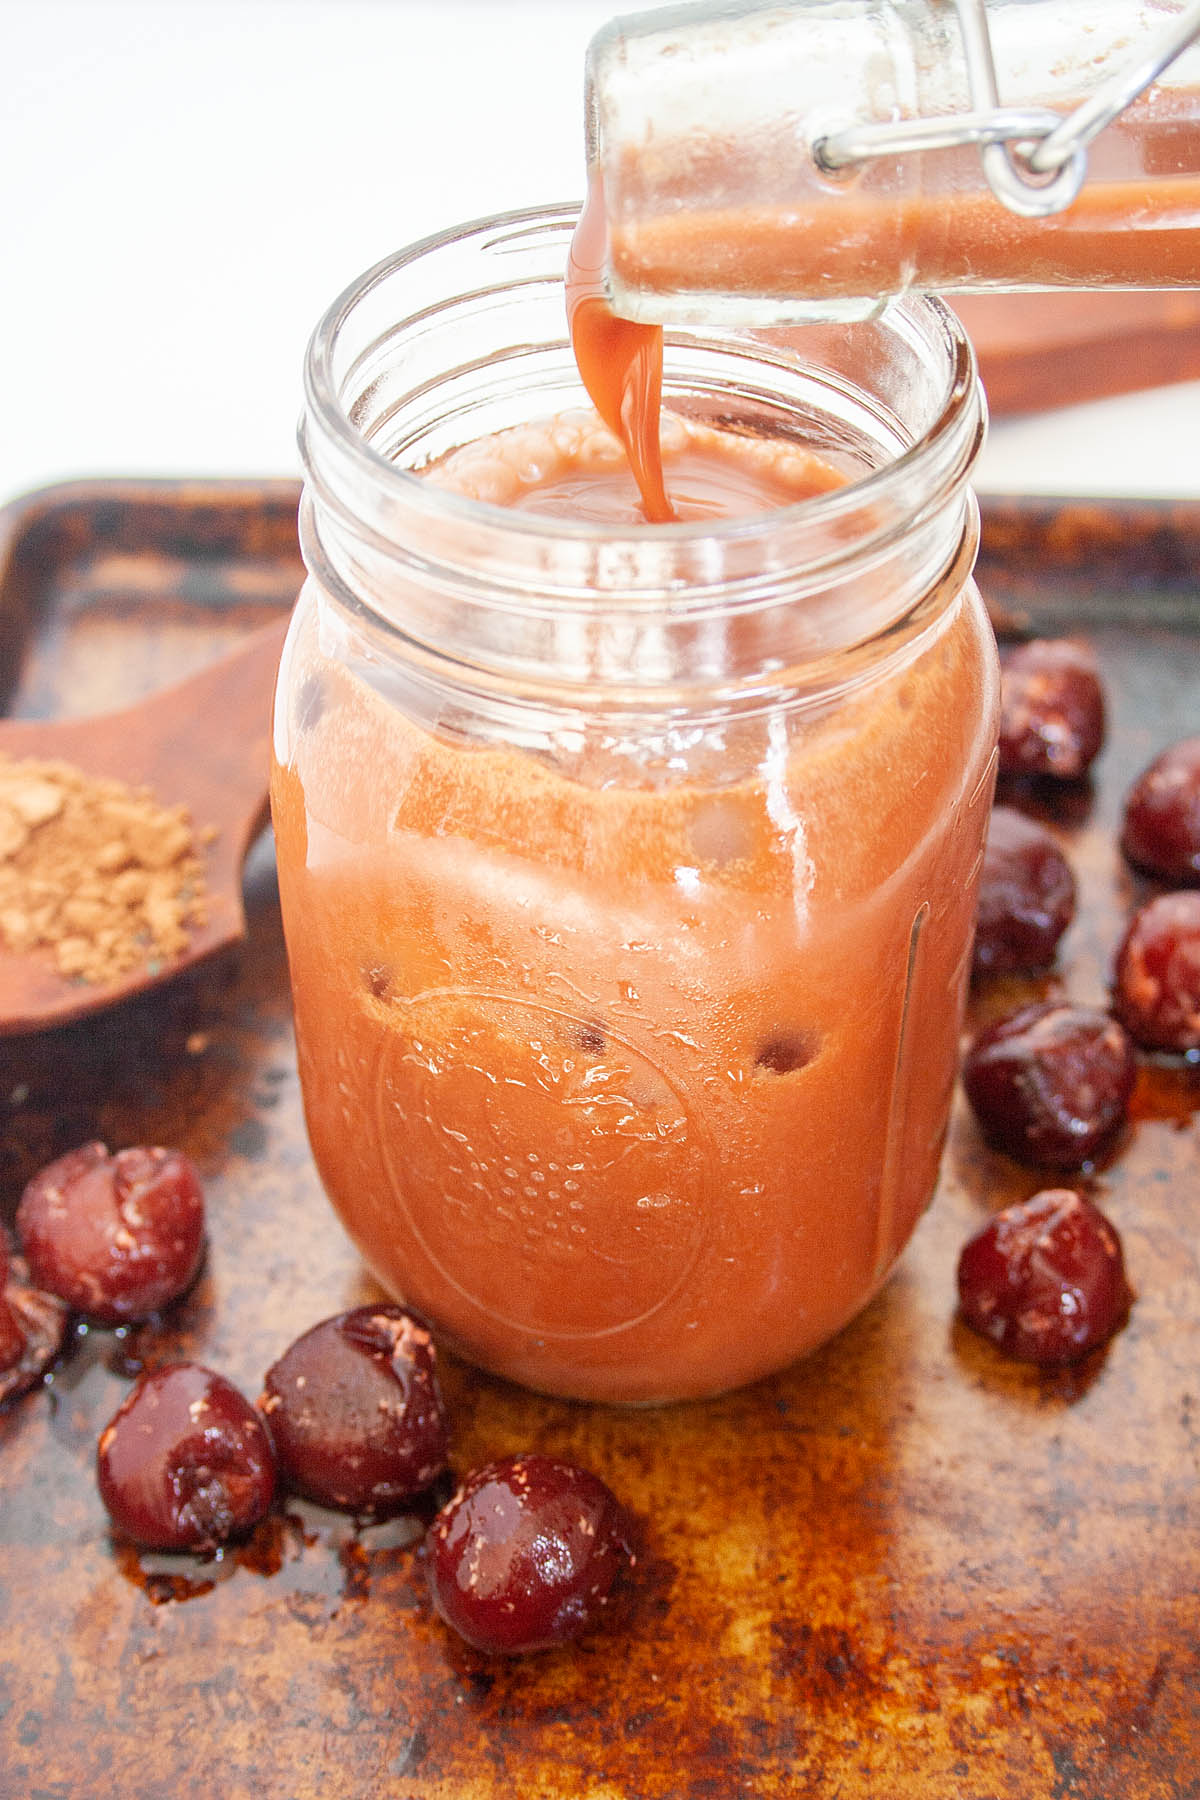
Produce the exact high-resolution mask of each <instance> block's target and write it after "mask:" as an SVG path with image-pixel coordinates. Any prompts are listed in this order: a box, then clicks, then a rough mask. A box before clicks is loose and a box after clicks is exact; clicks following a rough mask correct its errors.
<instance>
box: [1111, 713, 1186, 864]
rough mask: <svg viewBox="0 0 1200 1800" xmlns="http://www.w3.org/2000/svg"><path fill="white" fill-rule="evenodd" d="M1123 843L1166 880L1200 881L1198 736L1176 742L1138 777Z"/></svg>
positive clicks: (1129, 853)
mask: <svg viewBox="0 0 1200 1800" xmlns="http://www.w3.org/2000/svg"><path fill="white" fill-rule="evenodd" d="M1121 848H1122V850H1124V852H1125V854H1126V856H1127V857H1128V858H1129V860H1130V862H1131V863H1136V865H1137V867H1138V868H1139V869H1147V870H1148V871H1149V872H1150V874H1151V875H1157V876H1159V877H1160V879H1161V880H1163V881H1170V882H1173V883H1174V884H1175V885H1176V886H1178V887H1190V886H1192V885H1193V884H1200V737H1193V738H1184V739H1183V740H1182V742H1181V743H1178V744H1172V745H1171V746H1170V748H1169V749H1167V750H1164V751H1163V752H1162V754H1161V755H1160V756H1156V757H1155V759H1154V761H1153V762H1152V763H1151V764H1150V767H1149V768H1148V769H1146V770H1145V772H1144V773H1143V774H1142V775H1140V776H1139V777H1138V779H1137V781H1135V782H1134V784H1133V787H1132V788H1131V789H1130V792H1129V797H1128V798H1127V800H1126V802H1125V818H1124V823H1123V825H1122V828H1121Z"/></svg>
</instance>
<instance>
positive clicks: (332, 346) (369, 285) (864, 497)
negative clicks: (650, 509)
mask: <svg viewBox="0 0 1200 1800" xmlns="http://www.w3.org/2000/svg"><path fill="white" fill-rule="evenodd" d="M578 213H579V204H578V203H573V202H565V201H564V202H555V203H552V204H549V205H545V206H531V207H522V208H517V209H514V210H512V211H509V212H505V213H498V214H494V215H483V216H481V217H478V218H475V219H472V220H468V221H466V222H465V223H461V224H458V225H453V226H449V227H447V228H445V229H443V230H441V231H438V232H433V233H431V234H429V235H428V236H426V237H423V238H420V239H418V240H417V241H416V242H414V243H412V244H409V245H406V246H404V247H403V248H401V249H400V250H397V251H393V252H392V253H391V254H390V255H388V256H386V257H383V258H382V259H381V260H380V261H378V262H377V263H375V264H374V265H373V266H372V267H371V268H369V269H367V270H366V271H365V272H364V273H363V274H361V275H360V276H358V277H357V278H356V279H355V280H354V281H352V282H351V283H350V284H349V285H348V286H347V287H345V288H344V289H343V290H342V292H341V293H340V294H339V295H338V296H337V298H336V299H335V300H334V301H333V302H332V303H331V305H330V306H329V307H327V309H326V311H325V312H324V314H323V315H322V317H321V318H320V320H319V321H318V323H317V325H316V328H315V329H314V331H313V333H312V336H311V337H310V339H309V343H308V347H307V352H306V355H305V361H304V392H305V401H306V407H307V411H308V414H309V415H310V416H311V417H313V418H315V419H316V420H318V421H319V422H320V425H321V427H322V429H323V431H324V432H325V433H326V434H327V435H328V438H329V440H330V441H331V442H332V443H333V444H334V445H336V446H337V449H338V451H339V452H341V454H342V455H344V456H346V457H348V458H349V459H350V461H351V463H352V464H353V465H356V466H357V468H358V470H359V472H360V473H361V474H362V476H364V477H366V478H368V479H370V480H373V481H375V482H378V483H380V484H381V486H382V488H383V489H384V490H385V491H390V492H391V493H392V494H393V495H395V496H396V497H398V498H404V499H416V498H417V496H418V495H419V497H420V504H421V507H422V509H423V510H425V511H427V512H428V513H429V514H432V515H433V516H437V515H438V514H441V515H442V516H443V517H446V518H448V519H453V518H455V517H457V518H464V519H471V520H475V521H479V520H481V519H482V518H486V520H487V522H488V525H489V527H490V528H492V529H503V528H505V526H507V528H508V529H509V530H510V531H511V532H512V533H513V534H515V535H518V536H520V537H522V538H525V539H527V540H529V541H531V542H535V543H536V542H537V541H539V540H541V541H543V542H545V543H547V544H552V543H562V544H567V543H580V542H591V541H594V540H595V538H596V537H597V535H603V537H604V539H605V541H606V542H608V543H609V544H619V543H620V542H622V541H627V542H629V543H630V544H631V545H643V544H646V543H648V542H655V543H658V544H667V545H669V544H671V543H675V544H678V545H680V546H684V545H690V544H694V543H696V542H699V541H702V540H704V539H719V540H720V541H722V542H731V541H733V540H735V539H736V540H740V541H745V540H749V541H754V540H755V539H757V538H766V537H770V536H774V535H776V534H777V533H778V532H779V531H780V529H781V527H784V528H786V526H787V525H788V524H789V523H791V522H792V521H798V520H799V519H800V518H803V519H804V520H805V521H811V523H812V525H813V526H814V527H819V526H821V525H822V524H824V523H827V522H834V521H836V520H837V519H838V518H839V517H840V516H842V515H844V514H846V513H850V512H853V511H856V510H858V509H860V508H862V507H863V506H869V505H871V504H872V503H873V502H875V501H880V500H883V499H884V498H885V497H886V495H887V493H888V490H889V489H890V488H893V487H897V486H900V485H902V484H904V483H906V482H910V481H912V480H914V479H915V478H918V476H919V471H920V470H921V469H922V468H923V467H924V466H927V465H933V464H935V463H936V462H937V461H938V459H939V457H940V456H941V455H942V454H944V453H945V451H946V447H947V440H950V441H951V442H953V441H954V440H955V439H956V438H958V437H963V438H964V439H965V438H968V437H969V438H970V439H971V440H974V441H976V442H977V441H978V439H979V438H980V437H981V435H982V431H983V428H984V417H983V414H984V403H983V398H982V394H981V391H980V389H979V386H978V383H977V380H976V361H975V353H974V350H973V348H972V346H971V342H970V339H969V338H968V336H967V333H966V331H965V330H964V328H963V326H962V325H961V323H960V321H959V320H958V318H957V316H956V315H955V314H954V312H953V311H952V310H951V308H950V307H949V306H948V305H946V303H945V302H944V301H942V300H940V299H939V298H938V297H937V296H935V295H912V294H909V295H905V296H903V297H902V298H898V299H890V300H888V301H887V303H886V305H885V306H884V307H882V308H881V310H880V312H879V313H878V314H877V315H876V317H875V319H873V320H871V321H864V322H860V324H859V325H858V326H857V327H851V329H855V328H857V329H861V328H862V324H864V323H869V324H874V325H879V324H884V323H886V322H887V321H888V320H889V319H891V318H895V317H906V318H908V319H910V320H912V321H913V322H914V323H918V324H919V323H920V322H921V321H922V320H925V321H928V323H929V326H930V336H932V337H935V338H940V340H941V342H942V344H943V345H944V347H945V350H946V366H947V376H946V384H945V388H944V390H943V395H942V400H941V405H940V407H939V409H938V411H937V414H936V417H935V418H934V420H933V423H932V424H931V425H930V427H929V428H928V429H927V430H926V431H924V432H923V433H922V434H921V435H920V436H918V437H917V438H915V439H914V441H913V442H912V443H911V444H910V445H909V446H908V448H907V449H905V450H902V451H901V453H900V454H899V455H898V456H896V457H893V458H891V459H889V460H888V461H886V462H884V463H882V464H881V465H880V466H879V467H877V468H873V469H869V470H867V471H866V472H864V473H862V474H858V475H856V476H855V477H854V478H853V479H851V480H850V481H848V482H846V483H845V484H844V485H843V486H841V487H838V488H834V489H831V490H828V491H826V492H823V493H820V494H815V495H811V496H808V497H806V498H804V499H801V500H797V501H794V502H792V503H790V504H787V505H783V506H778V507H774V508H772V509H771V511H769V512H767V513H761V514H748V515H733V516H730V517H728V518H719V519H699V520H671V521H668V522H665V523H662V524H650V523H643V524H638V523H631V524H621V525H619V526H609V525H604V526H598V525H597V524H596V523H595V522H594V521H585V522H578V521H575V520H571V519H563V518H559V517H556V516H553V515H547V514H538V513H532V512H524V511H521V512H514V511H513V510H512V509H511V508H507V507H504V506H503V505H496V504H493V503H492V502H490V501H484V500H478V499H475V498H473V497H471V496H469V495H466V494H461V493H457V492H456V491H455V490H454V489H452V488H450V487H444V486H440V485H438V484H435V483H432V482H426V481H424V480H423V479H422V477H421V475H420V474H417V473H414V472H413V471H412V470H409V469H405V468H402V467H400V466H399V465H398V464H396V463H395V462H393V461H391V460H390V459H389V458H388V457H386V456H384V455H382V454H381V453H380V451H378V450H377V449H376V448H375V447H374V445H373V444H372V443H371V442H370V441H369V439H368V438H367V437H366V436H365V435H364V434H363V433H362V432H361V431H360V430H359V429H358V428H357V426H356V425H355V424H354V422H353V420H352V419H351V418H350V417H349V415H348V413H347V411H346V409H345V407H344V406H343V405H342V402H341V399H340V395H339V392H338V383H337V379H336V377H335V373H334V366H333V365H334V356H335V352H336V348H337V343H338V336H339V333H340V331H341V330H342V328H343V327H344V326H345V324H346V323H347V322H348V320H349V319H350V317H351V315H352V314H353V312H354V310H355V308H356V307H357V306H359V305H360V304H361V303H362V302H363V301H364V300H366V299H367V297H368V296H369V295H370V294H371V293H372V292H373V291H374V290H375V289H376V288H377V287H379V286H380V285H381V284H382V283H383V282H385V281H387V280H388V279H390V278H391V277H392V276H394V275H396V274H398V273H399V272H400V271H401V270H403V269H405V268H407V267H410V266H411V265H412V264H414V263H416V262H418V261H420V260H421V259H422V258H424V257H427V256H429V255H431V254H433V253H435V252H437V251H439V250H442V249H446V248H449V247H451V246H453V245H455V244H461V243H466V242H467V241H469V240H470V239H472V238H477V237H483V236H485V235H493V236H495V235H496V234H502V233H511V232H514V231H518V230H529V229H530V228H531V227H532V228H538V227H540V228H541V229H543V230H545V231H547V232H549V231H557V230H561V229H563V228H564V227H565V226H567V225H569V224H571V223H573V222H574V220H575V219H576V218H577V217H578ZM565 329H566V320H565V312H564V334H565ZM714 330H715V331H716V332H718V334H724V333H726V332H729V330H730V328H728V327H725V326H721V325H717V326H714ZM671 335H672V334H671V331H670V328H669V327H668V328H667V330H666V343H667V345H668V346H669V345H670V343H671ZM756 335H757V336H760V337H762V338H763V339H764V340H768V339H769V338H770V336H771V332H770V329H769V328H767V329H762V330H757V331H756ZM300 443H301V453H302V457H303V459H304V461H305V466H306V472H307V473H308V474H309V477H310V479H311V478H312V476H313V474H314V471H313V468H312V458H311V452H310V450H309V447H308V443H307V441H306V438H305V435H304V430H303V422H302V429H301V440H300Z"/></svg>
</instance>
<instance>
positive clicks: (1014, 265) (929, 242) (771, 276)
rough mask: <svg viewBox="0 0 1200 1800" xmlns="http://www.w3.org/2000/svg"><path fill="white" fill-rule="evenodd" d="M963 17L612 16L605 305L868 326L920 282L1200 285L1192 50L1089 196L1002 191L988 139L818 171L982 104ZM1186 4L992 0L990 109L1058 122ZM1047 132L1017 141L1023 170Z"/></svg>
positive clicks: (787, 10) (1090, 180) (863, 7)
mask: <svg viewBox="0 0 1200 1800" xmlns="http://www.w3.org/2000/svg"><path fill="white" fill-rule="evenodd" d="M967 10H969V9H963V10H961V11H960V9H957V8H956V7H954V6H951V5H944V4H936V3H935V0H920V3H918V4H908V3H901V0H783V3H782V4H776V5H773V6H770V7H765V6H762V5H756V6H747V7H732V8H731V7H730V6H729V5H728V4H719V5H713V4H705V5H701V6H695V7H684V8H674V9H671V10H670V11H669V12H667V13H658V14H653V13H651V14H647V15H644V16H642V17H640V18H633V19H623V20H617V21H614V22H613V24H611V25H609V26H608V27H606V28H605V30H604V31H602V32H601V33H600V34H598V36H597V37H596V38H595V39H594V40H593V43H592V46H591V49H590V51H589V59H588V136H589V163H590V165H591V170H592V178H593V182H594V185H595V187H596V188H597V189H598V191H599V193H600V195H601V202H600V203H601V204H602V206H603V209H604V213H605V214H606V217H607V225H608V232H609V257H608V292H609V296H610V299H611V301H612V303H613V306H614V309H615V310H616V311H617V312H618V313H619V314H620V315H621V316H622V317H625V318H628V319H642V320H651V321H656V320H666V321H671V322H673V323H678V324H686V323H688V322H690V321H693V320H701V319H703V320H705V321H708V322H712V321H714V320H720V319H727V320H736V321H738V322H740V323H746V324H770V323H782V322H788V321H791V320H803V319H806V318H810V317H821V318H825V319H837V318H856V317H858V318H861V317H864V316H868V315H869V314H870V313H871V312H873V311H875V310H877V309H878V307H879V305H880V304H881V303H882V301H883V300H884V299H886V298H887V297H888V296H889V295H893V294H898V293H902V292H904V291H906V290H909V289H914V288H915V289H921V290H926V291H948V292H963V291H975V292H978V291H988V290H995V289H1037V288H1057V287H1127V288H1154V287H1185V286H1193V285H1197V284H1200V46H1198V45H1197V44H1196V43H1195V42H1193V43H1192V44H1191V45H1190V46H1189V47H1188V48H1187V49H1186V50H1184V51H1183V52H1182V53H1181V54H1179V55H1178V56H1177V57H1176V58H1175V60H1173V61H1172V62H1171V63H1170V65H1169V66H1168V67H1167V68H1166V69H1164V70H1163V71H1162V73H1161V74H1160V76H1159V78H1158V79H1157V80H1156V81H1154V82H1153V83H1152V84H1151V85H1150V86H1149V87H1148V88H1147V89H1146V90H1145V91H1144V92H1142V93H1141V94H1140V95H1139V96H1138V97H1137V98H1136V99H1134V100H1133V101H1132V103H1131V104H1129V105H1128V106H1127V107H1126V109H1125V110H1124V111H1123V112H1122V113H1121V115H1120V116H1119V117H1118V118H1117V119H1116V120H1115V121H1114V122H1113V123H1111V124H1109V125H1107V126H1106V127H1105V128H1104V129H1103V130H1102V131H1100V133H1099V135H1098V136H1096V138H1095V140H1094V141H1093V142H1092V143H1091V144H1090V147H1089V149H1088V150H1087V172H1086V178H1085V179H1084V181H1083V184H1082V187H1081V188H1080V190H1079V192H1078V194H1077V195H1076V197H1075V198H1074V200H1073V201H1072V202H1071V203H1070V204H1069V205H1068V206H1066V208H1065V209H1064V210H1062V211H1058V212H1053V213H1051V214H1049V215H1048V216H1045V217H1030V216H1023V215H1022V214H1021V213H1018V212H1016V211H1013V210H1011V209H1010V207H1009V206H1007V205H1005V204H1004V203H1003V201H1002V200H1001V199H1000V198H998V197H997V196H996V194H995V193H994V192H993V191H992V189H991V187H990V186H989V182H988V178H987V175H986V173H985V168H984V160H983V158H982V157H981V154H980V149H979V146H978V145H977V144H963V145H959V146H958V147H943V148H936V149H910V150H904V151H901V152H899V153H896V154H879V155H871V156H869V157H866V158H864V159H862V160H858V161H855V162H852V163H850V164H849V165H847V166H844V167H840V168H836V169H835V168H831V167H828V166H826V161H825V152H826V147H827V146H828V145H829V144H830V142H836V141H837V140H838V138H839V134H841V133H845V132H847V131H848V130H851V129H852V128H861V127H863V126H868V127H876V128H886V127H894V126H896V125H897V124H899V125H904V124H905V123H911V122H913V121H918V120H934V121H939V120H944V121H946V122H953V121H954V120H955V119H956V118H958V117H961V116H962V115H964V114H970V113H971V111H972V108H973V107H975V109H976V112H977V111H978V105H977V101H978V96H977V95H975V94H973V93H972V84H971V81H970V79H969V60H968V54H967V43H966V38H965V35H964V16H965V12H966V11H967ZM1187 14H1188V9H1187V8H1186V7H1185V5H1184V4H1183V0H987V4H986V27H987V34H988V36H989V38H990V44H991V49H992V52H993V56H994V63H995V76H996V90H997V96H998V100H999V103H1000V104H1001V105H1002V106H1003V107H1005V108H1009V109H1027V110H1028V111H1030V112H1031V113H1035V114H1045V115H1049V116H1050V118H1051V122H1053V118H1054V117H1057V118H1059V119H1064V118H1066V117H1067V116H1068V115H1069V114H1070V113H1071V112H1072V111H1073V110H1074V109H1075V107H1077V106H1078V105H1079V104H1080V103H1081V102H1083V101H1084V100H1086V99H1087V98H1088V97H1089V96H1091V95H1094V94H1095V93H1096V92H1097V91H1098V90H1099V89H1100V88H1101V86H1102V84H1104V83H1107V82H1110V81H1112V80H1113V79H1114V78H1115V77H1118V76H1119V75H1120V74H1121V73H1122V72H1123V71H1127V70H1129V69H1132V68H1135V67H1136V66H1137V65H1138V64H1139V61H1140V60H1141V61H1144V60H1145V58H1146V57H1147V55H1148V54H1149V53H1150V52H1151V51H1152V49H1153V46H1154V45H1155V44H1156V43H1157V42H1159V41H1161V38H1162V34H1163V30H1164V27H1166V28H1167V29H1168V30H1169V29H1172V28H1174V29H1178V27H1179V24H1180V21H1186V17H1187ZM656 21H657V22H656ZM1034 141H1035V140H1031V141H1030V142H1029V143H1026V144H1024V145H1022V144H1021V143H1020V142H1016V143H1014V144H1013V145H1011V146H1010V150H1011V152H1012V155H1013V157H1014V159H1015V160H1016V162H1017V164H1018V167H1019V166H1020V159H1021V157H1022V156H1023V155H1024V154H1026V153H1027V152H1028V151H1029V149H1030V148H1032V147H1033V142H1034ZM1025 174H1026V185H1027V186H1028V188H1029V189H1030V191H1031V193H1032V196H1033V200H1032V203H1033V204H1034V205H1036V204H1037V197H1036V188H1037V186H1038V179H1039V178H1038V177H1037V176H1031V175H1029V173H1028V171H1025Z"/></svg>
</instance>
